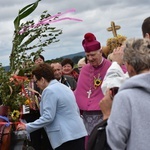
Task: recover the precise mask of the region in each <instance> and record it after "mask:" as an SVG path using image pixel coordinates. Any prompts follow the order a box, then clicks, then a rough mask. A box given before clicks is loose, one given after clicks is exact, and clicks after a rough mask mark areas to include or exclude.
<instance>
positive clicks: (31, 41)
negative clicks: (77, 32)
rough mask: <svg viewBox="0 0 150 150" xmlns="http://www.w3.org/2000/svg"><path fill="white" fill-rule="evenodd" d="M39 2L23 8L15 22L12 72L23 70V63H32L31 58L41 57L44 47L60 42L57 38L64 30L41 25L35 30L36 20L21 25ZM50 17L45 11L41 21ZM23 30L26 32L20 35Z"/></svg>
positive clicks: (11, 55) (11, 56)
mask: <svg viewBox="0 0 150 150" xmlns="http://www.w3.org/2000/svg"><path fill="white" fill-rule="evenodd" d="M39 2H40V0H37V1H36V2H35V3H32V4H29V5H27V6H25V7H24V8H22V9H21V10H20V11H19V13H18V16H17V17H16V18H15V20H14V28H15V30H14V38H13V41H12V51H11V54H10V70H11V72H14V71H16V70H20V69H22V67H23V66H24V65H23V63H25V62H31V57H33V56H35V55H39V54H40V53H41V52H42V51H43V47H45V46H48V45H49V44H51V43H54V42H58V41H59V40H58V39H57V37H58V36H59V35H60V34H62V30H60V29H56V28H55V27H50V24H45V25H40V26H36V27H35V28H34V27H33V26H34V25H35V22H34V20H31V21H26V22H25V23H21V20H22V19H24V18H26V17H27V16H29V15H30V14H31V13H32V12H33V11H34V10H35V9H36V8H37V6H38V3H39ZM49 16H51V15H50V14H48V13H47V11H44V12H43V13H42V14H41V16H40V20H43V19H46V18H47V17H49ZM53 19H55V18H53ZM30 27H33V28H30ZM22 29H24V30H25V31H24V32H23V33H20V31H21V30H22ZM37 49H38V50H37ZM29 50H30V52H29Z"/></svg>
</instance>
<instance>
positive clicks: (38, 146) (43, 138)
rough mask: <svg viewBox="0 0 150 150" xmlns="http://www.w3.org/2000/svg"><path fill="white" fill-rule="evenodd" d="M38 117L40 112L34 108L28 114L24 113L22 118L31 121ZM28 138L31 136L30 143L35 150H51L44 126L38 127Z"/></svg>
mask: <svg viewBox="0 0 150 150" xmlns="http://www.w3.org/2000/svg"><path fill="white" fill-rule="evenodd" d="M39 117H40V113H39V111H38V110H36V111H31V113H30V114H27V115H24V117H23V119H25V120H26V121H27V122H33V121H35V120H37V119H38V118H39ZM30 138H31V144H30V145H31V146H32V147H33V148H34V149H35V150H53V149H52V147H51V144H50V142H49V139H48V136H47V134H46V132H45V130H44V128H41V129H38V130H36V131H34V132H32V133H30Z"/></svg>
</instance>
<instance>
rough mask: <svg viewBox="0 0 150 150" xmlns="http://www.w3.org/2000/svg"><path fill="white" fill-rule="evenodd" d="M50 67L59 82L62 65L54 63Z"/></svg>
mask: <svg viewBox="0 0 150 150" xmlns="http://www.w3.org/2000/svg"><path fill="white" fill-rule="evenodd" d="M50 66H51V67H52V68H53V70H54V76H55V79H57V80H60V79H61V76H62V65H61V64H60V63H58V62H56V63H51V64H50Z"/></svg>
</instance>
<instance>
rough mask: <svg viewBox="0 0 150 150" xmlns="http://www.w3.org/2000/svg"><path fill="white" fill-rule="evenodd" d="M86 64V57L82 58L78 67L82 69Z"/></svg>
mask: <svg viewBox="0 0 150 150" xmlns="http://www.w3.org/2000/svg"><path fill="white" fill-rule="evenodd" d="M84 65H86V62H85V57H83V58H81V59H80V60H79V61H78V69H79V71H80V70H81V69H82V67H83V66H84Z"/></svg>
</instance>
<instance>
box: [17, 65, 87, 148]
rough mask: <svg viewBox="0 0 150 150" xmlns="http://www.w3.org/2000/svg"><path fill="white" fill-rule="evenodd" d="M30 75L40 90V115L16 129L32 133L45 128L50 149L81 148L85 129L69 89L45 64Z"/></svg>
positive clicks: (85, 133)
mask: <svg viewBox="0 0 150 150" xmlns="http://www.w3.org/2000/svg"><path fill="white" fill-rule="evenodd" d="M32 74H33V78H34V80H35V82H36V84H37V86H38V87H39V88H41V89H42V90H43V92H42V97H41V102H40V114H41V117H40V118H39V119H37V120H36V121H34V122H31V123H27V124H23V123H21V124H19V125H18V127H17V129H18V130H27V132H29V133H31V132H33V131H35V130H37V129H40V128H42V127H44V129H45V131H46V133H47V135H48V138H49V140H50V143H51V145H52V147H53V149H55V150H70V149H71V150H84V137H85V136H86V135H87V132H86V129H85V126H84V123H83V121H82V118H81V117H80V114H79V109H78V106H77V104H76V99H75V96H74V94H73V92H72V90H70V89H69V88H68V87H67V86H65V85H63V84H61V83H60V82H58V81H57V80H56V79H55V77H54V72H53V69H52V68H51V67H50V66H49V65H48V64H44V63H43V64H39V65H38V66H37V67H36V68H35V69H34V70H33V71H32Z"/></svg>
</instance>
